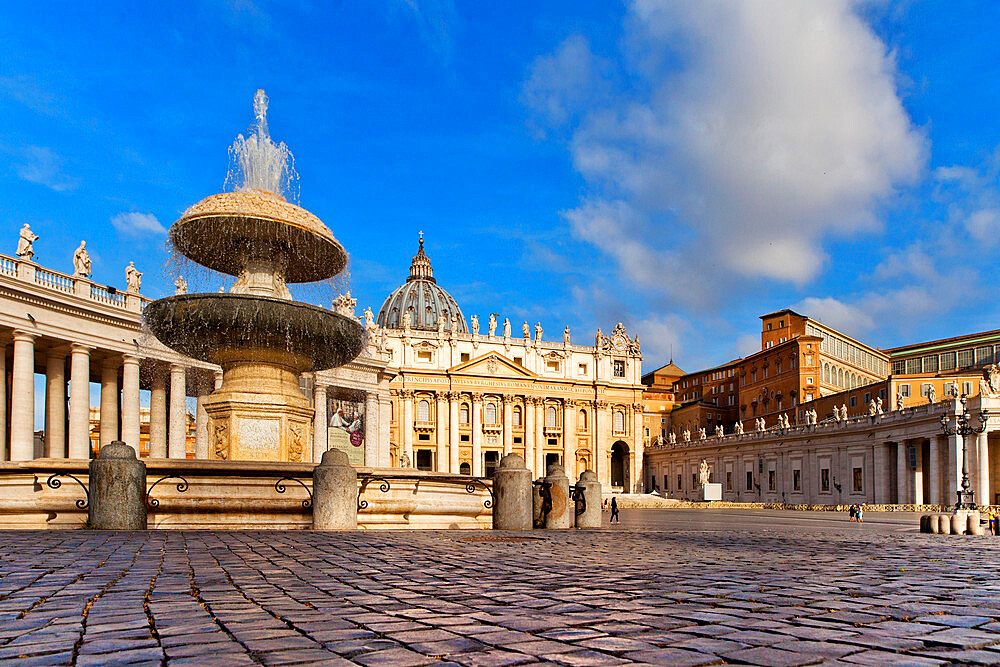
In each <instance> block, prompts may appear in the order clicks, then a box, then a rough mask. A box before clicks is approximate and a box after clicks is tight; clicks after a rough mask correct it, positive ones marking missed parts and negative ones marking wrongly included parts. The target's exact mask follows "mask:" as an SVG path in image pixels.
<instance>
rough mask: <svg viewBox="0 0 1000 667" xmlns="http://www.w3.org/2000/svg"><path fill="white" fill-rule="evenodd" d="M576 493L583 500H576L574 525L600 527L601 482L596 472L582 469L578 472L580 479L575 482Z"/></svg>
mask: <svg viewBox="0 0 1000 667" xmlns="http://www.w3.org/2000/svg"><path fill="white" fill-rule="evenodd" d="M576 486H577V489H578V493H580V495H582V496H583V500H582V501H580V500H577V501H576V527H577V528H600V527H601V483H600V482H598V481H597V473H595V472H594V471H593V470H584V471H583V472H582V473H580V481H579V482H577V483H576Z"/></svg>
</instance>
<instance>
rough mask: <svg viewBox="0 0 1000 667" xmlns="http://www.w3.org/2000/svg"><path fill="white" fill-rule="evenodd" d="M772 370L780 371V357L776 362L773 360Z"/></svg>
mask: <svg viewBox="0 0 1000 667" xmlns="http://www.w3.org/2000/svg"><path fill="white" fill-rule="evenodd" d="M774 372H775V373H781V359H778V360H777V361H776V362H774Z"/></svg>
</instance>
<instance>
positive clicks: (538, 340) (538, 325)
mask: <svg viewBox="0 0 1000 667" xmlns="http://www.w3.org/2000/svg"><path fill="white" fill-rule="evenodd" d="M535 342H536V343H541V342H542V323H541V322H535Z"/></svg>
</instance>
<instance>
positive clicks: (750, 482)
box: [747, 470, 753, 491]
mask: <svg viewBox="0 0 1000 667" xmlns="http://www.w3.org/2000/svg"><path fill="white" fill-rule="evenodd" d="M752 490H753V470H747V491H752Z"/></svg>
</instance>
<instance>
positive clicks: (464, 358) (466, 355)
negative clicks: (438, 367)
mask: <svg viewBox="0 0 1000 667" xmlns="http://www.w3.org/2000/svg"><path fill="white" fill-rule="evenodd" d="M458 358H459V361H468V360H469V353H468V352H463V353H462V354H460V355H458Z"/></svg>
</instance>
